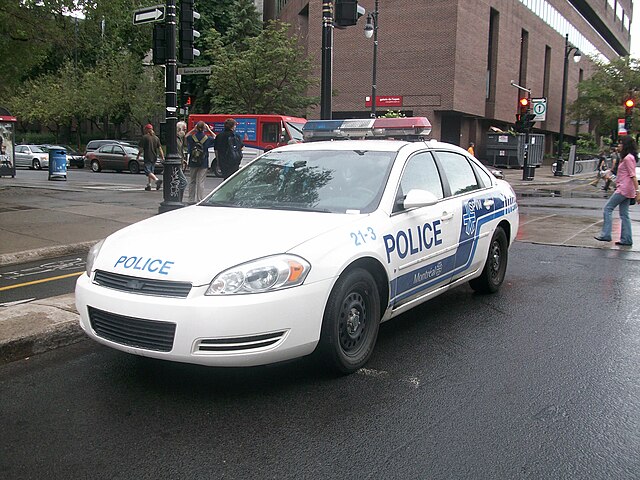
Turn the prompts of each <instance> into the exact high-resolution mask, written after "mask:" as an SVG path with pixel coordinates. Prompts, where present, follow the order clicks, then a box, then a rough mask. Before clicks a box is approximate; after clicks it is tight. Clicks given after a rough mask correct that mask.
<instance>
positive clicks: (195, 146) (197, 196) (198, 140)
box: [186, 121, 216, 203]
mask: <svg viewBox="0 0 640 480" xmlns="http://www.w3.org/2000/svg"><path fill="white" fill-rule="evenodd" d="M205 130H206V133H205ZM186 138H187V159H188V164H189V194H188V197H187V198H188V200H187V201H188V202H189V203H198V202H199V201H201V200H202V199H203V198H204V197H205V195H206V194H205V190H204V181H205V179H206V178H207V169H208V168H209V148H210V147H212V146H213V144H214V142H215V138H216V135H215V133H213V130H211V127H209V125H207V124H206V123H205V122H202V121H200V122H198V123H197V124H196V126H195V128H193V129H192V130H191V131H189V132H188V133H187V134H186Z"/></svg>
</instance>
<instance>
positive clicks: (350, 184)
mask: <svg viewBox="0 0 640 480" xmlns="http://www.w3.org/2000/svg"><path fill="white" fill-rule="evenodd" d="M395 154H396V152H373V151H366V150H358V151H354V150H351V151H335V150H331V151H323V150H299V151H288V152H278V151H274V152H269V153H267V154H265V155H263V156H262V157H260V158H259V159H258V160H256V161H255V162H253V163H251V164H250V165H248V166H246V167H245V168H243V169H242V170H240V171H239V172H238V174H237V175H236V176H234V177H233V178H232V179H231V180H229V181H228V182H227V183H225V184H224V185H222V186H221V187H220V188H219V189H218V190H216V191H215V192H213V193H212V194H211V196H209V197H208V198H207V199H205V200H204V202H203V205H211V206H225V207H242V208H266V209H279V210H305V211H316V212H331V213H370V212H372V211H374V210H375V209H376V208H377V207H378V204H379V203H380V198H381V197H382V192H383V190H384V186H385V185H386V182H387V176H388V174H389V171H390V170H391V166H392V165H393V161H394V158H395Z"/></svg>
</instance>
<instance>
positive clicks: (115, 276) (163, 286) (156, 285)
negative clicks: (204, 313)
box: [93, 270, 191, 298]
mask: <svg viewBox="0 0 640 480" xmlns="http://www.w3.org/2000/svg"><path fill="white" fill-rule="evenodd" d="M93 282H94V283H97V284H98V285H102V286H103V287H107V288H113V289H114V290H120V291H121V292H129V293H138V294H140V295H153V296H155V297H178V298H186V297H187V295H189V292H190V291H191V283H189V282H171V281H167V280H152V279H149V278H138V277H131V276H129V275H121V274H119V273H111V272H104V271H102V270H96V274H95V276H94V277H93Z"/></svg>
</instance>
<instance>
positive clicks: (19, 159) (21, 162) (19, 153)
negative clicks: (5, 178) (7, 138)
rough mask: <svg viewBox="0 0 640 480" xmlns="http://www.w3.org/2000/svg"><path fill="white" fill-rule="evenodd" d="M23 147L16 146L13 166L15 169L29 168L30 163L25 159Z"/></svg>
mask: <svg viewBox="0 0 640 480" xmlns="http://www.w3.org/2000/svg"><path fill="white" fill-rule="evenodd" d="M25 148H26V147H25V146H24V145H16V150H15V152H16V154H15V160H14V161H15V165H16V167H29V166H31V162H30V161H29V160H28V159H27V155H26V154H25V153H24V149H25Z"/></svg>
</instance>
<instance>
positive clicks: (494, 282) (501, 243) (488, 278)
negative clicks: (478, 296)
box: [469, 227, 509, 293]
mask: <svg viewBox="0 0 640 480" xmlns="http://www.w3.org/2000/svg"><path fill="white" fill-rule="evenodd" d="M508 258H509V249H508V245H507V235H506V234H505V233H504V230H503V229H502V228H501V227H498V228H496V231H495V232H493V237H491V244H490V245H489V254H488V255H487V260H486V262H485V264H484V268H483V269H482V274H481V275H480V276H479V277H478V278H474V279H473V280H471V281H469V285H470V286H471V288H473V289H474V290H475V291H476V292H478V293H495V292H497V291H498V290H499V289H500V285H502V282H503V281H504V276H505V274H506V272H507V260H508Z"/></svg>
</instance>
